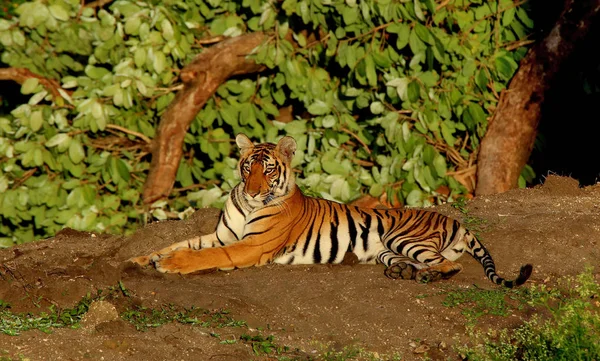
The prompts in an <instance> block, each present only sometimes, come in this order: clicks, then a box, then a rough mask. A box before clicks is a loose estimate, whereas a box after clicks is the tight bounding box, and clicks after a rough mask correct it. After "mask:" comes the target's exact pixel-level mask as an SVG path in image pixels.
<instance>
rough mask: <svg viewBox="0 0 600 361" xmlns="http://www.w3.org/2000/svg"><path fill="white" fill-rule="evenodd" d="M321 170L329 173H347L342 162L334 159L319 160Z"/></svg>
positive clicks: (345, 174)
mask: <svg viewBox="0 0 600 361" xmlns="http://www.w3.org/2000/svg"><path fill="white" fill-rule="evenodd" d="M321 166H322V167H323V170H324V171H325V172H327V173H329V174H339V175H342V176H347V175H348V170H347V169H346V168H344V166H343V165H342V164H340V163H339V162H337V161H334V160H324V159H323V160H321Z"/></svg>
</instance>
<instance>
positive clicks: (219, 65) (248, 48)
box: [143, 32, 266, 203]
mask: <svg viewBox="0 0 600 361" xmlns="http://www.w3.org/2000/svg"><path fill="white" fill-rule="evenodd" d="M265 39H266V35H265V34H264V33H261V32H256V33H250V34H246V35H242V36H239V37H235V38H231V39H227V40H225V41H223V42H221V43H219V44H217V45H214V46H212V47H210V48H208V49H206V50H204V51H203V52H202V53H201V54H199V55H198V56H197V57H196V59H194V61H192V62H191V63H190V64H189V65H187V66H186V67H185V68H184V69H183V70H182V71H181V75H180V77H181V80H182V82H183V84H184V86H183V89H181V90H180V91H179V92H178V93H177V96H176V97H175V99H173V101H172V102H171V104H170V105H169V107H168V108H167V110H165V113H164V114H163V116H162V119H161V121H160V124H159V126H158V131H157V134H156V137H155V138H154V139H153V141H152V162H151V164H150V172H149V174H148V178H147V179H146V183H145V184H144V193H143V199H144V202H146V203H151V202H154V201H156V200H157V199H160V198H162V197H166V196H168V195H169V193H170V192H171V189H172V188H173V184H174V183H175V176H176V174H177V168H178V167H179V162H180V161H181V157H182V156H183V139H184V137H185V134H186V133H187V131H188V128H189V126H190V124H191V123H192V121H193V120H194V118H195V117H196V114H198V112H199V111H200V110H201V109H202V107H203V106H204V104H205V103H206V101H207V100H208V99H209V98H210V97H211V96H212V95H213V94H214V93H215V91H217V88H218V87H219V85H221V84H222V83H223V82H225V80H227V79H228V78H229V77H231V76H233V75H238V74H247V73H253V72H257V71H261V70H262V69H263V68H264V67H263V66H262V65H258V64H256V63H255V62H254V61H252V60H251V59H248V57H247V56H248V54H250V53H251V52H252V50H253V49H254V48H256V47H257V46H259V45H260V44H262V42H263V41H264V40H265Z"/></svg>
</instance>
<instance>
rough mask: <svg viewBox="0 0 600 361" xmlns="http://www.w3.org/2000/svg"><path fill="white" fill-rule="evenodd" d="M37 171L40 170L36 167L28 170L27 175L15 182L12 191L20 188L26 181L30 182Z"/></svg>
mask: <svg viewBox="0 0 600 361" xmlns="http://www.w3.org/2000/svg"><path fill="white" fill-rule="evenodd" d="M37 170H38V169H37V167H35V168H32V169H30V170H28V171H27V172H25V174H23V176H22V177H21V178H19V180H17V181H16V182H15V184H14V185H13V187H12V189H16V188H19V186H20V185H21V184H23V183H25V181H26V180H28V179H29V178H30V177H31V176H32V175H34V174H35V172H36V171H37Z"/></svg>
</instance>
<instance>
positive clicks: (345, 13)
mask: <svg viewBox="0 0 600 361" xmlns="http://www.w3.org/2000/svg"><path fill="white" fill-rule="evenodd" d="M342 18H343V19H344V23H345V24H346V25H352V24H354V23H355V22H356V20H357V19H358V11H356V9H353V8H351V7H344V10H342Z"/></svg>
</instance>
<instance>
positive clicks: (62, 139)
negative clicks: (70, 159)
mask: <svg viewBox="0 0 600 361" xmlns="http://www.w3.org/2000/svg"><path fill="white" fill-rule="evenodd" d="M70 142H71V136H69V134H67V133H58V134H56V135H55V136H53V137H52V138H50V139H48V141H47V142H46V144H45V145H46V147H48V148H52V147H55V146H57V145H59V144H60V145H63V146H65V143H67V144H70Z"/></svg>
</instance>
